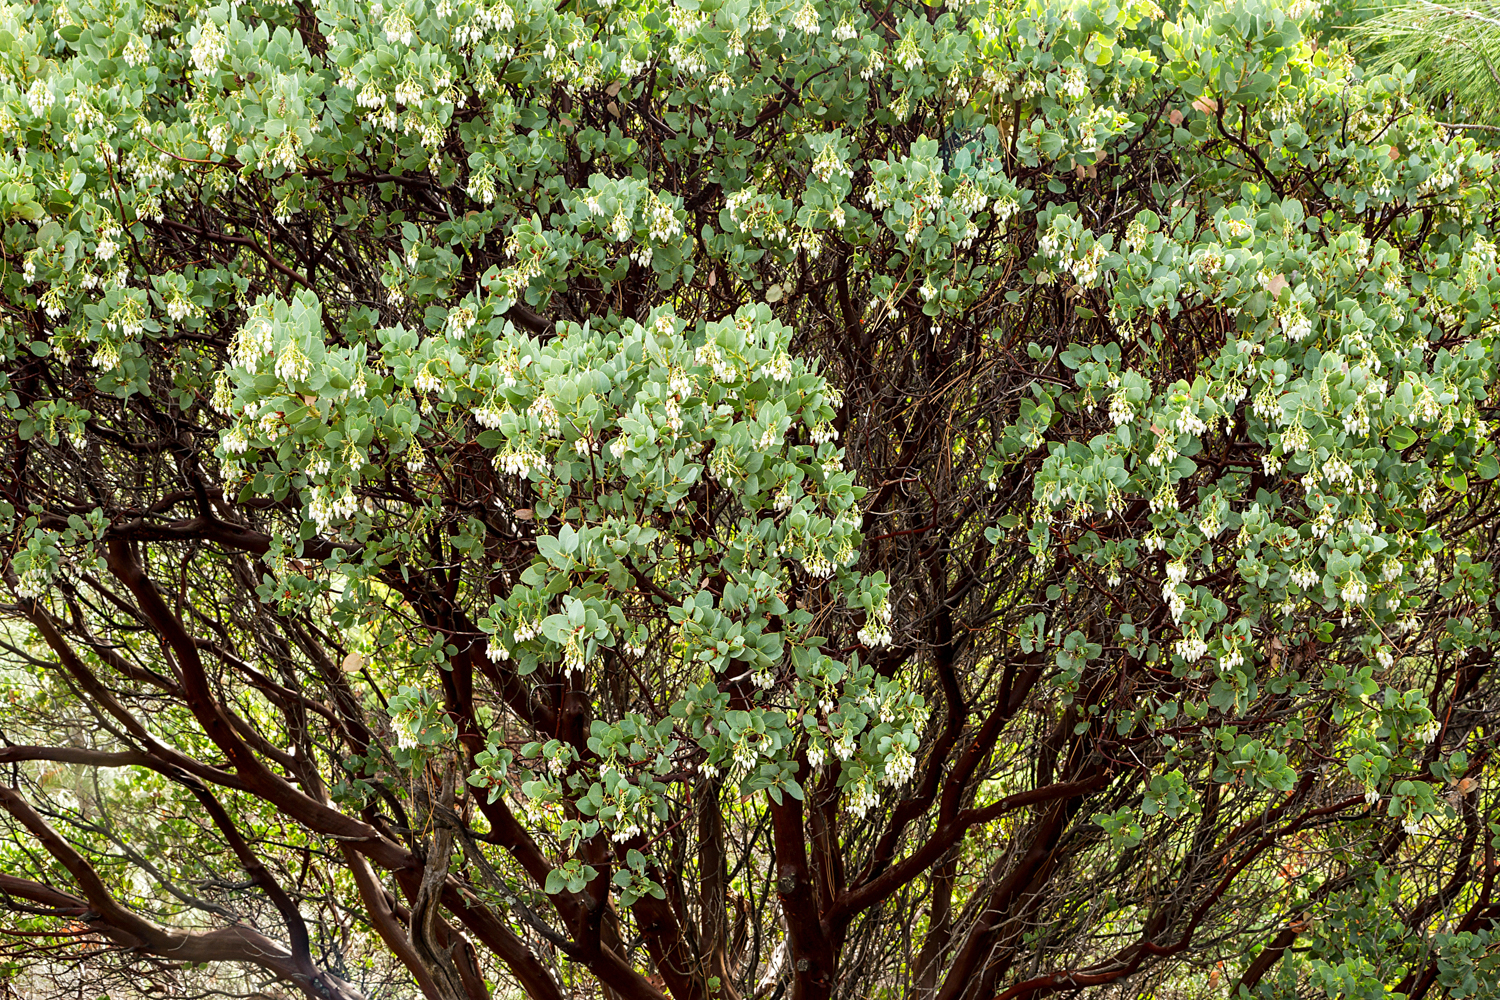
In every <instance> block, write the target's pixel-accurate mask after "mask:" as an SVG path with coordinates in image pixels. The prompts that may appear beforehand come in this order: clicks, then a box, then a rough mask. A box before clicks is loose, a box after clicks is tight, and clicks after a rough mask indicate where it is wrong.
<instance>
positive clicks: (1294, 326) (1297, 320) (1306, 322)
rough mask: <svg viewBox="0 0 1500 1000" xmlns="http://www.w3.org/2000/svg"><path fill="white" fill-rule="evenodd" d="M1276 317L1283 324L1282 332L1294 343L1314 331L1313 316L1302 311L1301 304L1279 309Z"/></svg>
mask: <svg viewBox="0 0 1500 1000" xmlns="http://www.w3.org/2000/svg"><path fill="white" fill-rule="evenodd" d="M1276 318H1277V321H1278V322H1279V323H1280V324H1281V332H1282V333H1284V334H1286V338H1287V339H1288V340H1290V341H1291V342H1292V343H1294V344H1295V343H1298V342H1299V341H1301V340H1303V339H1304V338H1305V337H1307V335H1308V334H1310V333H1312V318H1311V317H1309V316H1308V315H1307V314H1306V313H1304V312H1303V311H1302V307H1301V306H1300V305H1293V306H1291V308H1289V309H1282V310H1278V312H1277V317H1276Z"/></svg>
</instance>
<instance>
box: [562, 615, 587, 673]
mask: <svg viewBox="0 0 1500 1000" xmlns="http://www.w3.org/2000/svg"><path fill="white" fill-rule="evenodd" d="M584 632H585V626H583V625H580V626H578V627H577V628H576V629H574V630H573V631H571V632H569V633H568V638H567V640H566V641H565V642H564V643H563V673H564V674H566V675H568V676H572V675H573V674H575V673H579V674H581V673H583V669H584V666H585V663H584V658H583V657H584V649H585V644H586V641H587V637H586V636H585V634H584Z"/></svg>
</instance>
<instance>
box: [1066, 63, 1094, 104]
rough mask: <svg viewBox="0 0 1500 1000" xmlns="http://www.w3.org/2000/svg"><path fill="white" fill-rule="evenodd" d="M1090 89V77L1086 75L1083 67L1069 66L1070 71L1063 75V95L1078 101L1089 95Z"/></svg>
mask: <svg viewBox="0 0 1500 1000" xmlns="http://www.w3.org/2000/svg"><path fill="white" fill-rule="evenodd" d="M1088 89H1089V78H1088V75H1087V74H1085V73H1084V71H1083V67H1082V66H1076V65H1075V66H1069V67H1068V69H1067V70H1066V71H1065V72H1064V73H1063V77H1062V90H1063V93H1064V94H1066V95H1067V96H1068V97H1070V98H1072V99H1073V100H1075V101H1076V100H1078V99H1079V98H1081V97H1082V96H1083V95H1084V94H1086V93H1088Z"/></svg>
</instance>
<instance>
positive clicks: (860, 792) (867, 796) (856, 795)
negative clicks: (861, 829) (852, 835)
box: [844, 772, 880, 819]
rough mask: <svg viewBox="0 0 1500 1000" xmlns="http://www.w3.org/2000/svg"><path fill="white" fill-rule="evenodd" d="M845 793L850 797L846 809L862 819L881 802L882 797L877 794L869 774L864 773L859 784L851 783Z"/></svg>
mask: <svg viewBox="0 0 1500 1000" xmlns="http://www.w3.org/2000/svg"><path fill="white" fill-rule="evenodd" d="M844 791H845V793H846V794H847V795H848V797H849V801H848V804H847V805H846V806H845V807H844V808H845V809H846V810H848V811H849V812H850V813H851V814H852V815H854V816H857V817H859V818H860V819H864V818H865V814H866V813H868V812H869V811H870V810H871V809H873V808H875V806H876V805H878V804H879V802H880V797H879V795H877V794H876V789H875V783H874V782H873V781H871V780H870V776H869V772H865V773H863V774H862V775H861V776H860V779H859V781H858V782H857V783H853V782H851V783H850V785H849V786H848V787H847V788H845V789H844Z"/></svg>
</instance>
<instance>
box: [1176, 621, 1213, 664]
mask: <svg viewBox="0 0 1500 1000" xmlns="http://www.w3.org/2000/svg"><path fill="white" fill-rule="evenodd" d="M1173 651H1174V652H1175V653H1176V654H1177V655H1178V656H1180V657H1182V659H1183V660H1184V661H1185V662H1187V663H1197V662H1198V661H1199V660H1200V659H1202V658H1203V654H1204V653H1206V652H1208V643H1206V642H1204V641H1203V637H1202V636H1200V635H1199V634H1198V633H1197V632H1196V631H1195V630H1192V629H1189V630H1188V631H1186V632H1184V633H1183V635H1182V638H1181V639H1178V640H1177V644H1176V645H1175V646H1174V647H1173Z"/></svg>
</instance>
